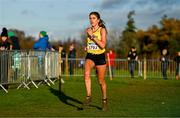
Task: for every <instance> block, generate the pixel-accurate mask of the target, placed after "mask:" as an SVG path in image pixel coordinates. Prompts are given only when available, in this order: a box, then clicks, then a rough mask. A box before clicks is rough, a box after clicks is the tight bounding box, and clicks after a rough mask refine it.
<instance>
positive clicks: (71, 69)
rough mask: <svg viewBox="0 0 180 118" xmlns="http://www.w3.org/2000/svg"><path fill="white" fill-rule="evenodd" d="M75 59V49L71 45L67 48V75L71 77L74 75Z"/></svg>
mask: <svg viewBox="0 0 180 118" xmlns="http://www.w3.org/2000/svg"><path fill="white" fill-rule="evenodd" d="M75 58H76V49H75V47H74V44H73V43H72V44H71V45H70V47H69V55H68V59H69V74H70V75H73V74H74V66H75V61H76V60H75Z"/></svg>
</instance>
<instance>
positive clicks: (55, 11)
mask: <svg viewBox="0 0 180 118" xmlns="http://www.w3.org/2000/svg"><path fill="white" fill-rule="evenodd" d="M132 10H135V15H134V20H135V25H136V27H137V28H138V29H144V30H145V29H147V28H148V27H150V26H152V25H154V24H156V25H157V24H159V21H160V19H161V17H162V16H163V15H164V14H166V15H167V16H168V17H173V18H178V19H180V0H0V29H2V27H7V29H19V30H23V31H25V34H26V35H27V36H29V35H31V36H34V37H37V36H38V33H39V32H40V31H41V30H44V31H47V33H48V35H49V37H50V40H51V39H52V40H53V39H55V40H64V39H67V38H69V37H70V38H76V39H78V38H79V34H80V32H83V31H84V30H85V28H86V27H88V26H90V24H89V18H88V15H89V13H90V12H92V11H98V12H99V13H100V14H101V18H102V19H103V20H104V21H105V23H106V26H107V29H108V30H113V29H118V30H119V31H122V30H123V29H124V28H125V26H126V22H127V20H128V19H127V14H128V12H129V11H132Z"/></svg>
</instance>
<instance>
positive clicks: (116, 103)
mask: <svg viewBox="0 0 180 118" xmlns="http://www.w3.org/2000/svg"><path fill="white" fill-rule="evenodd" d="M58 85H59V84H58V82H56V83H55V85H52V86H51V87H48V86H46V85H41V86H40V87H39V88H38V89H36V88H34V87H31V89H30V90H27V89H24V88H21V89H19V90H17V89H13V88H11V89H9V93H8V94H6V93H5V92H3V91H2V90H0V117H3V116H6V117H11V116H16V117H20V116H21V117H27V116H32V117H33V116H37V117H39V116H41V117H45V116H48V117H51V116H54V117H58V116H76V117H79V116H81V117H87V116H92V117H95V116H96V117H99V116H102V117H105V116H114V117H115V116H122V117H124V116H130V117H164V116H165V117H178V116H180V112H179V111H180V81H176V80H160V79H157V80H156V79H152V80H143V79H140V78H139V79H130V78H114V79H113V80H112V81H110V80H109V79H107V86H108V90H107V91H108V101H109V110H108V111H106V112H103V111H101V92H100V88H99V85H98V82H97V80H96V79H95V78H92V103H91V106H90V107H89V108H87V109H83V110H82V109H80V107H81V103H82V101H83V99H84V97H85V87H84V82H83V78H82V77H76V78H71V79H70V78H69V79H65V84H63V85H62V91H61V92H59V90H58V88H59V86H58Z"/></svg>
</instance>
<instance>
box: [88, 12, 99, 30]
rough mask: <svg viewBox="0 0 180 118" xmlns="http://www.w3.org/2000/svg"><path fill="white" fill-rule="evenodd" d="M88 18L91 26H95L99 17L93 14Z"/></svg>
mask: <svg viewBox="0 0 180 118" xmlns="http://www.w3.org/2000/svg"><path fill="white" fill-rule="evenodd" d="M89 20H90V24H91V26H92V27H95V26H97V25H98V23H99V19H98V18H97V17H96V16H95V15H93V14H92V15H90V16H89Z"/></svg>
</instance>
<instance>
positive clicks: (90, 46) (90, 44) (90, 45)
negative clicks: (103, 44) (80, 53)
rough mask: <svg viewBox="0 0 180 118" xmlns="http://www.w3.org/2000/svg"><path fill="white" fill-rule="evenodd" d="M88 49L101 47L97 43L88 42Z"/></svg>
mask: <svg viewBox="0 0 180 118" xmlns="http://www.w3.org/2000/svg"><path fill="white" fill-rule="evenodd" d="M88 49H89V50H98V49H99V47H98V46H97V45H96V44H95V43H89V44H88Z"/></svg>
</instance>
